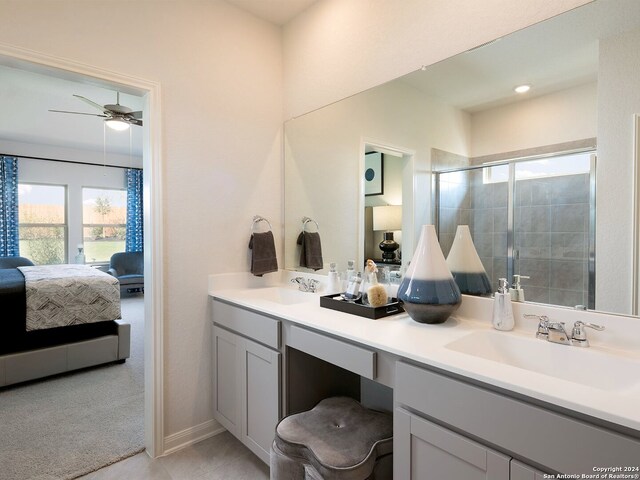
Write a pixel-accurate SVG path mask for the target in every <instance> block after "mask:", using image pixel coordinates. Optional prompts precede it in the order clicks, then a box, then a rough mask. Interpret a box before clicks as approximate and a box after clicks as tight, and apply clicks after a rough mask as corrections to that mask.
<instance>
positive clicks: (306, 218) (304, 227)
mask: <svg viewBox="0 0 640 480" xmlns="http://www.w3.org/2000/svg"><path fill="white" fill-rule="evenodd" d="M309 222H313V223H315V224H316V230H317V231H318V232H319V231H320V227H319V226H318V222H316V221H315V220H314V219H313V218H309V217H302V231H303V232H306V227H307V223H309Z"/></svg>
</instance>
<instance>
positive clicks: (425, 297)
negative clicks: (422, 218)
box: [398, 225, 462, 323]
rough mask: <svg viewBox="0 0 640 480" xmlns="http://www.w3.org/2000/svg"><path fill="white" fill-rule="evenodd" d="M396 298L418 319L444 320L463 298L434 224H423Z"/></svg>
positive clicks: (432, 321)
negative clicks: (445, 257)
mask: <svg viewBox="0 0 640 480" xmlns="http://www.w3.org/2000/svg"><path fill="white" fill-rule="evenodd" d="M398 299H399V300H401V301H402V302H403V304H404V309H405V311H406V312H407V313H408V314H409V316H410V317H411V318H412V319H413V320H415V321H416V322H420V323H443V322H444V321H446V320H447V319H448V318H449V317H450V316H451V314H453V312H455V311H456V310H457V309H458V307H459V306H460V303H461V302H462V295H460V289H459V288H458V285H457V284H456V282H455V280H454V279H453V276H452V275H451V272H450V271H449V268H448V267H447V262H446V260H445V259H444V255H443V253H442V249H441V248H440V244H439V243H438V238H437V236H436V229H435V227H434V226H433V225H424V226H423V227H422V232H421V234H420V240H419V241H418V246H417V247H416V251H415V253H414V254H413V258H412V259H411V263H410V264H409V268H408V269H407V273H406V274H405V276H404V277H403V278H402V281H401V282H400V287H399V288H398Z"/></svg>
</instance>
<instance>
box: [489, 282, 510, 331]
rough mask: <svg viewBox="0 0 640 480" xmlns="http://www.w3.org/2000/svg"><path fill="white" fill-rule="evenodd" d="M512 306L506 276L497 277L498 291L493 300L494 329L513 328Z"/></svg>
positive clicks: (505, 329) (506, 329) (504, 329)
mask: <svg viewBox="0 0 640 480" xmlns="http://www.w3.org/2000/svg"><path fill="white" fill-rule="evenodd" d="M514 324H515V322H514V320H513V307H512V306H511V295H510V294H509V284H508V283H507V279H506V278H500V279H498V291H497V292H496V294H495V298H494V301H493V328H495V329H496V330H503V331H508V330H513V327H514Z"/></svg>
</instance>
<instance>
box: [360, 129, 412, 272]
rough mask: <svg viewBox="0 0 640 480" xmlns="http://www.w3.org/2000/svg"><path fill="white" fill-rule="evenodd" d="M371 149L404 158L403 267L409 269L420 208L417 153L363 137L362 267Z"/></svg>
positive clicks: (361, 154) (361, 193) (362, 263)
mask: <svg viewBox="0 0 640 480" xmlns="http://www.w3.org/2000/svg"><path fill="white" fill-rule="evenodd" d="M367 147H371V148H374V149H376V151H379V152H381V153H383V154H384V153H388V154H391V155H394V156H397V157H402V266H403V267H406V265H407V263H406V262H408V261H409V260H411V257H412V256H413V249H414V248H415V247H414V237H415V235H414V234H413V233H412V232H415V231H416V228H415V225H416V219H415V215H416V206H415V197H414V192H415V185H414V182H415V168H416V167H415V155H416V152H415V150H411V149H408V148H404V147H401V146H398V145H394V144H391V143H388V142H384V141H380V140H377V139H373V138H369V137H362V138H361V139H360V152H359V159H358V179H359V181H358V201H357V205H358V216H357V218H358V250H357V252H358V262H359V263H358V265H360V267H358V268H362V266H363V265H364V261H365V258H364V203H365V197H364V190H365V187H364V182H365V180H364V175H363V172H364V156H365V152H366V150H367Z"/></svg>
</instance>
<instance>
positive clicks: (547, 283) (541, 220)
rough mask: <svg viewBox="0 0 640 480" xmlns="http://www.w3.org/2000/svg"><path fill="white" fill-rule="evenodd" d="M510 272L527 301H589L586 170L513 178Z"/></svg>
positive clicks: (566, 304) (571, 303) (555, 302)
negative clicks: (521, 277)
mask: <svg viewBox="0 0 640 480" xmlns="http://www.w3.org/2000/svg"><path fill="white" fill-rule="evenodd" d="M515 194H516V195H515V210H514V231H515V238H514V249H515V250H516V256H515V273H519V274H521V275H527V276H530V277H531V279H529V280H523V281H522V284H523V285H524V286H525V296H526V299H527V300H530V301H532V302H542V303H551V304H553V305H564V306H571V307H573V306H576V305H587V304H588V281H589V273H588V255H589V175H588V174H580V175H565V176H558V177H549V178H542V179H535V180H519V181H517V182H516V192H515Z"/></svg>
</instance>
